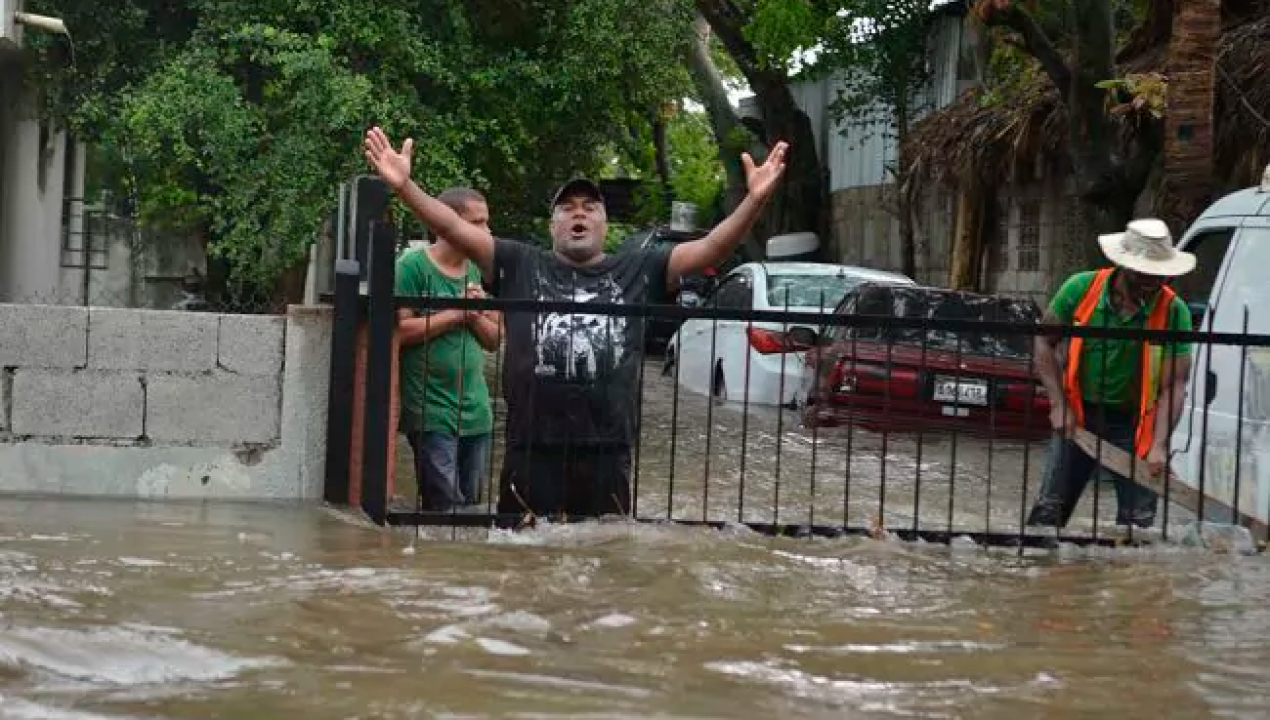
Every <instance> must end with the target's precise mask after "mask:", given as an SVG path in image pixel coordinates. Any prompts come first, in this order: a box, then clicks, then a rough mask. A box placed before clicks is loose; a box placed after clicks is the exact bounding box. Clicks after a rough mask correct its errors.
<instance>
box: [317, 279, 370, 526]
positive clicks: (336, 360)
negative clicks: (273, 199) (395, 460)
mask: <svg viewBox="0 0 1270 720" xmlns="http://www.w3.org/2000/svg"><path fill="white" fill-rule="evenodd" d="M360 274H361V269H360V267H359V265H358V262H357V261H356V260H337V261H336V262H335V317H334V321H333V327H332V328H331V375H330V386H329V387H328V388H327V401H326V402H327V411H326V412H327V416H326V486H325V488H324V492H323V498H324V499H325V500H326V502H328V503H331V504H332V505H347V504H348V499H349V498H348V489H349V488H348V481H349V471H350V469H351V467H350V461H351V457H350V453H351V451H352V441H353V379H354V376H355V373H356V370H355V368H356V362H357V321H358V314H359V312H360V310H359V308H358V305H359V303H358V294H359V286H360V284H361V281H360V279H359V277H360Z"/></svg>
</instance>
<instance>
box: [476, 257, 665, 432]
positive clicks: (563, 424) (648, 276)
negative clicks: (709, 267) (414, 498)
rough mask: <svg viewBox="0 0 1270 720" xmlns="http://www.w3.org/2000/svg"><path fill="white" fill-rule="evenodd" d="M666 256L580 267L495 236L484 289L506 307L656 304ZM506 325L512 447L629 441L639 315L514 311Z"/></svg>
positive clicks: (640, 338) (640, 339)
mask: <svg viewBox="0 0 1270 720" xmlns="http://www.w3.org/2000/svg"><path fill="white" fill-rule="evenodd" d="M669 259H670V249H669V248H662V249H654V250H638V251H633V252H624V253H619V254H616V255H608V256H606V257H605V258H604V260H603V261H602V262H600V263H598V264H596V265H594V266H591V267H584V268H580V267H574V266H572V265H569V264H566V263H564V262H562V261H561V260H560V259H559V258H557V257H556V255H555V254H554V253H552V252H551V251H549V250H544V249H542V248H540V247H537V246H534V245H528V244H525V243H520V242H515V241H511V240H504V239H497V240H495V250H494V272H493V277H492V278H490V279H489V283H490V285H491V290H492V292H493V294H494V295H496V296H497V297H500V298H503V299H509V300H537V301H546V302H570V301H572V302H594V303H605V304H608V303H612V304H615V305H618V304H622V305H640V304H646V303H650V302H652V303H660V302H664V301H665V297H666V266H667V262H668V261H669ZM503 321H504V323H505V325H506V329H507V345H506V352H505V359H504V365H503V395H504V397H505V398H506V400H507V414H508V417H507V442H508V444H510V445H526V444H530V443H532V444H535V445H538V444H544V445H564V444H572V445H629V444H631V443H632V442H633V441H634V437H635V432H636V418H637V403H638V402H639V397H638V395H639V369H640V365H641V363H642V361H643V354H644V353H643V350H644V321H643V318H639V317H619V316H612V315H588V314H580V313H573V314H561V313H531V312H520V311H512V312H507V313H505V314H504V318H503Z"/></svg>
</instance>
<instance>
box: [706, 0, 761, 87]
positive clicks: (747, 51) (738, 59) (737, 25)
mask: <svg viewBox="0 0 1270 720" xmlns="http://www.w3.org/2000/svg"><path fill="white" fill-rule="evenodd" d="M696 5H697V12H698V13H700V14H701V17H703V18H705V20H706V22H707V23H709V25H710V28H711V29H712V30H713V31H714V34H715V35H716V36H718V38H719V42H720V43H722V44H723V47H724V49H726V50H727V51H728V55H730V56H732V60H733V61H734V62H735V63H736V65H737V68H739V69H740V70H741V74H742V75H744V76H745V79H746V80H748V81H749V83H750V85H751V86H753V85H754V84H755V83H756V82H757V81H759V79H760V78H761V77H762V74H763V70H762V65H761V63H759V59H758V56H757V55H756V54H755V52H754V47H753V46H752V45H750V43H749V41H747V40H746V39H745V35H744V34H743V33H744V28H745V24H746V19H745V14H744V13H743V12H741V10H740V9H739V8H737V7H736V5H735V4H734V3H732V1H731V0H697V2H696Z"/></svg>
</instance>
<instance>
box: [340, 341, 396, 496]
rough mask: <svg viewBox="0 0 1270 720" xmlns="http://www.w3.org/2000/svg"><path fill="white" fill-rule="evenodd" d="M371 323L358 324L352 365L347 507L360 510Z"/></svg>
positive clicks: (392, 468)
mask: <svg viewBox="0 0 1270 720" xmlns="http://www.w3.org/2000/svg"><path fill="white" fill-rule="evenodd" d="M367 328H368V324H367V322H366V321H365V320H364V319H363V320H362V321H360V322H359V323H358V325H357V351H356V353H357V355H356V360H355V361H354V364H353V440H352V447H351V448H350V449H349V468H348V473H349V477H348V504H349V505H351V506H353V507H357V506H359V505H361V502H362V480H363V479H362V440H363V427H364V426H365V420H366V350H367V346H368V340H367V338H368V331H367ZM400 347H401V340H400V336H398V335H397V333H395V332H394V333H393V336H392V402H391V403H390V407H391V409H390V410H389V413H390V415H389V418H390V419H389V422H388V498H389V499H390V500H391V499H392V497H393V495H394V494H395V493H396V488H397V427H398V421H399V419H400V416H401V407H400V405H401V401H400V398H399V397H398V394H397V385H398V380H399V378H398V366H399V365H400V362H401V357H400V355H399V354H398V350H399V348H400Z"/></svg>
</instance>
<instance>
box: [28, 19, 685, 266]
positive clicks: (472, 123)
mask: <svg viewBox="0 0 1270 720" xmlns="http://www.w3.org/2000/svg"><path fill="white" fill-rule="evenodd" d="M33 6H34V7H33V8H32V9H34V10H37V11H39V10H41V9H43V10H46V11H49V12H55V13H56V14H58V15H60V16H61V17H63V18H64V19H65V20H66V21H67V24H68V26H69V27H70V28H71V30H72V33H73V34H74V36H75V38H76V45H75V48H76V58H75V60H76V62H75V64H74V65H73V66H70V67H69V68H60V67H55V64H53V63H50V64H49V65H48V66H47V70H46V71H45V73H44V77H43V78H42V83H43V85H44V88H45V90H46V94H47V96H48V97H49V98H50V100H51V102H50V103H49V105H48V108H47V110H48V112H49V113H50V114H51V115H52V116H53V117H55V118H56V119H58V120H61V121H63V122H66V123H67V124H69V125H70V126H71V127H72V129H73V130H74V131H75V132H76V133H77V134H79V136H80V137H81V138H83V139H85V140H87V141H89V142H91V143H93V144H94V145H95V146H96V147H97V148H98V152H99V154H100V156H101V158H103V162H102V163H100V164H104V165H106V166H108V167H113V168H116V170H117V171H116V172H112V173H108V176H109V179H108V181H107V182H108V184H109V185H110V186H112V187H111V189H113V190H116V191H119V192H121V193H123V194H126V195H128V196H130V197H132V198H133V199H134V200H135V202H136V204H137V206H138V211H139V215H140V217H141V218H142V219H143V220H144V221H145V222H146V223H148V224H151V225H160V226H164V227H166V228H169V229H171V230H172V231H173V232H187V233H195V234H198V235H200V236H202V237H204V238H205V239H206V242H207V246H208V248H209V252H210V253H212V254H214V255H216V256H218V257H219V258H221V259H222V260H223V261H225V262H227V263H228V265H229V268H230V271H231V272H232V274H233V277H234V280H235V282H237V283H243V284H247V285H252V286H261V287H272V285H273V284H274V283H275V282H276V281H277V279H278V277H279V276H280V275H281V274H282V273H283V272H285V271H286V270H287V269H289V268H292V267H294V266H296V264H297V263H298V262H299V261H300V260H302V259H303V258H304V256H305V253H306V249H307V246H308V244H309V243H310V242H311V240H312V239H313V237H314V235H315V233H316V232H317V230H318V228H319V227H320V225H321V223H322V220H323V219H324V218H325V217H326V216H327V215H328V214H329V212H330V211H331V210H332V209H333V205H334V202H335V187H336V185H337V184H338V183H339V182H340V181H342V180H344V179H346V178H348V177H349V176H351V175H353V174H356V173H359V172H364V161H363V159H362V157H361V152H360V140H361V135H362V133H363V132H364V130H365V129H366V127H368V126H369V125H371V124H380V125H382V126H384V127H385V129H386V130H387V131H388V132H389V133H390V135H391V136H392V137H393V138H394V139H396V140H398V141H400V140H402V139H404V138H405V137H407V136H413V137H414V138H415V139H416V147H417V151H416V167H415V176H416V178H417V179H418V180H419V181H420V182H421V183H423V184H424V185H425V186H426V187H431V188H440V187H443V186H447V185H451V184H457V183H462V184H469V185H474V186H476V187H478V188H480V189H482V190H484V191H485V192H486V193H487V195H488V196H489V197H490V198H491V201H492V205H493V209H494V211H495V213H496V217H495V220H496V223H497V225H498V227H499V229H500V231H503V232H506V233H512V234H514V233H521V232H528V231H530V230H531V228H532V226H533V220H534V218H536V217H540V216H541V215H542V214H543V212H544V211H545V208H546V201H547V198H548V197H549V193H550V190H551V188H552V187H553V186H554V185H555V184H557V183H558V182H559V181H561V180H562V179H564V178H566V177H568V176H569V175H571V174H573V173H577V172H594V171H595V170H597V169H599V167H600V166H601V165H602V164H603V162H604V159H605V158H604V154H603V152H602V149H603V148H604V147H606V146H607V145H608V143H609V141H610V139H611V138H612V137H613V136H614V135H616V134H618V133H621V132H625V131H626V129H627V127H628V126H629V125H630V124H631V118H632V116H635V117H644V118H649V117H652V114H651V113H650V109H651V108H657V107H660V106H661V105H662V104H663V103H665V102H666V101H667V100H670V99H677V97H679V96H681V93H680V92H679V91H680V90H681V89H682V88H683V87H684V82H683V81H682V78H683V73H682V69H681V68H680V67H679V66H678V63H677V60H678V58H680V57H681V56H682V52H683V50H684V48H685V47H686V46H687V43H688V40H687V38H685V37H684V33H683V31H682V29H683V27H685V26H686V25H687V24H688V23H689V22H690V20H691V14H690V13H691V8H690V7H688V6H687V5H686V4H685V3H684V2H682V1H681V0H638V1H637V0H578V1H577V2H572V3H564V4H544V3H541V2H537V1H536V0H469V1H467V2H463V1H461V0H425V1H424V2H403V1H402V0H384V2H377V3H374V4H373V5H366V4H365V3H356V2H351V0H299V2H298V4H297V3H296V2H281V1H280V0H262V1H261V2H257V3H236V2H229V1H228V0H191V1H190V2H187V3H183V4H177V5H175V6H174V5H173V4H172V3H168V2H165V1H163V0H128V2H127V3H126V4H124V5H123V7H122V8H121V9H119V10H118V11H117V12H116V11H113V10H112V12H110V13H103V12H102V11H101V9H100V8H99V7H98V4H97V3H93V2H90V1H89V0H46V2H44V3H43V7H40V4H39V3H33ZM38 49H39V48H37V51H38Z"/></svg>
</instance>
